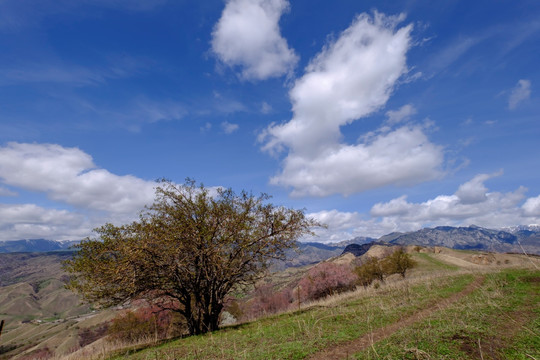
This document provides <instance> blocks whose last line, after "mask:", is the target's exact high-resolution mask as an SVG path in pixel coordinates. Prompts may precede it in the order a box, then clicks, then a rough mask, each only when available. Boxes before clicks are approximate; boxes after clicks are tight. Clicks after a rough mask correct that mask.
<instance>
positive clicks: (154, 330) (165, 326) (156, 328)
mask: <svg viewBox="0 0 540 360" xmlns="http://www.w3.org/2000/svg"><path fill="white" fill-rule="evenodd" d="M177 320H178V319H176V318H175V317H174V315H173V313H172V312H171V311H164V310H161V311H160V310H159V309H157V308H154V307H143V308H139V309H137V310H136V311H127V312H126V313H124V314H123V315H121V316H118V317H116V318H115V319H113V320H112V321H111V324H110V326H109V328H108V331H107V334H108V335H109V338H110V340H120V341H125V342H137V341H140V340H143V339H144V338H150V337H153V338H155V339H165V338H168V337H170V336H176V335H179V334H177V333H174V334H171V333H170V329H171V328H172V326H171V325H172V324H176V323H177ZM175 328H178V327H177V326H176V327H175Z"/></svg>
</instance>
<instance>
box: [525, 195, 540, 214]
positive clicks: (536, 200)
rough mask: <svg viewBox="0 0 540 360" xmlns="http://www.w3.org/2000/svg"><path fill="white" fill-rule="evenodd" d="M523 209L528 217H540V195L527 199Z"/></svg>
mask: <svg viewBox="0 0 540 360" xmlns="http://www.w3.org/2000/svg"><path fill="white" fill-rule="evenodd" d="M522 209H523V212H524V213H525V215H527V216H537V217H540V195H539V196H537V197H533V198H529V199H527V201H525V203H524V204H523V206H522Z"/></svg>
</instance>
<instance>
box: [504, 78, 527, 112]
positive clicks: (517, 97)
mask: <svg viewBox="0 0 540 360" xmlns="http://www.w3.org/2000/svg"><path fill="white" fill-rule="evenodd" d="M530 97H531V82H530V80H525V79H521V80H519V81H518V82H517V84H516V86H515V87H514V88H513V89H512V91H511V92H510V97H509V98H508V108H509V109H510V110H513V109H515V108H516V107H517V106H518V105H519V104H520V103H521V102H523V101H525V100H527V99H529V98H530Z"/></svg>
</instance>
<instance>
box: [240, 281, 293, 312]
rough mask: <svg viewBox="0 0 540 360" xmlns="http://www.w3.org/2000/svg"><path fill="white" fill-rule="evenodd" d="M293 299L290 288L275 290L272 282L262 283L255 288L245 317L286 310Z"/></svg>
mask: <svg viewBox="0 0 540 360" xmlns="http://www.w3.org/2000/svg"><path fill="white" fill-rule="evenodd" d="M292 301H293V297H292V291H291V290H290V289H288V288H286V289H283V290H280V291H275V290H274V287H273V285H272V284H264V285H260V286H258V287H257V288H256V289H255V292H254V296H253V299H252V300H251V301H250V302H249V304H248V306H247V309H246V311H245V312H244V314H243V315H244V316H243V318H244V319H253V318H257V317H260V316H262V315H268V314H275V313H277V312H279V311H283V310H286V309H287V308H288V307H289V305H290V304H291V302H292Z"/></svg>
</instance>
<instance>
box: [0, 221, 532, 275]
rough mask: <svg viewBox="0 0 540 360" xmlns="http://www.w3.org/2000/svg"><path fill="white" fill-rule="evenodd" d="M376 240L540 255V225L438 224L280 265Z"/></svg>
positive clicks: (312, 245)
mask: <svg viewBox="0 0 540 360" xmlns="http://www.w3.org/2000/svg"><path fill="white" fill-rule="evenodd" d="M78 242H79V241H63V242H60V241H54V240H45V239H33V240H13V241H0V253H8V252H47V251H66V250H69V248H70V247H71V246H73V245H75V244H77V243H78ZM372 242H379V243H389V244H395V245H420V246H444V247H448V248H451V249H462V250H467V249H470V250H483V251H492V252H519V253H521V252H523V251H525V252H527V253H530V254H537V255H540V226H539V225H529V226H515V227H507V228H503V229H499V230H494V229H486V228H482V227H479V226H475V225H471V226H467V227H453V226H437V227H434V228H424V229H421V230H417V231H412V232H406V233H402V232H394V233H390V234H387V235H384V236H381V237H380V238H378V239H374V238H370V237H356V238H353V239H349V240H344V241H341V242H337V243H329V244H323V243H317V242H299V243H298V248H299V250H300V252H298V253H296V252H294V251H291V252H290V253H289V254H288V255H289V256H288V257H289V259H290V260H289V261H286V262H283V263H280V264H279V265H278V267H279V268H282V267H290V266H302V265H306V264H311V263H317V262H319V261H322V260H325V259H328V258H330V257H332V256H337V255H340V254H341V253H342V252H343V250H344V249H345V247H346V246H348V245H351V244H357V245H363V244H368V243H372Z"/></svg>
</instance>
